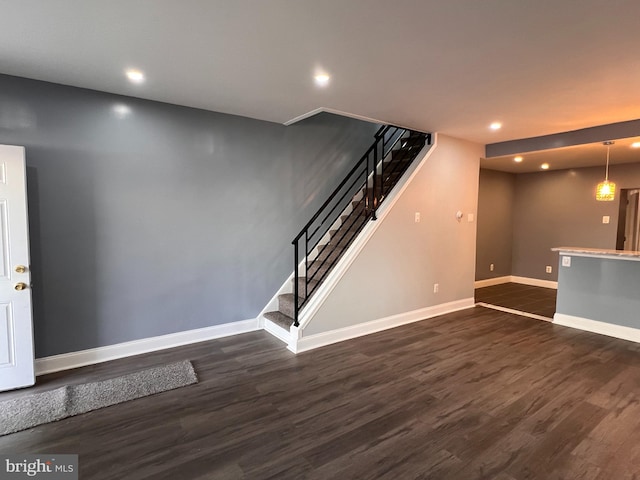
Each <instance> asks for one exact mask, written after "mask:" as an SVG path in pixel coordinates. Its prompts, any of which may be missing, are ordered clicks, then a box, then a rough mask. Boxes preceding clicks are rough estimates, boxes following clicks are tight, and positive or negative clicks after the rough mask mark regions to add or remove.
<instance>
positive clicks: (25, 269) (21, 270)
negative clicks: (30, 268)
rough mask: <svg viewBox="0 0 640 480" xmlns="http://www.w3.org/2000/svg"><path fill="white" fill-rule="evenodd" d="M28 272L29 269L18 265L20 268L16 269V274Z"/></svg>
mask: <svg viewBox="0 0 640 480" xmlns="http://www.w3.org/2000/svg"><path fill="white" fill-rule="evenodd" d="M26 271H27V267H25V266H24V265H18V266H17V267H16V272H17V273H24V272H26Z"/></svg>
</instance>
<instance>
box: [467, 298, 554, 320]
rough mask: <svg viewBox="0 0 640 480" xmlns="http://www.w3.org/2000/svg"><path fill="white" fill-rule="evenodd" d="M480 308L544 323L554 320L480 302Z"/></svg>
mask: <svg viewBox="0 0 640 480" xmlns="http://www.w3.org/2000/svg"><path fill="white" fill-rule="evenodd" d="M476 305H477V306H479V307H485V308H490V309H492V310H498V311H500V312H505V313H512V314H514V315H520V316H521V317H528V318H535V319H536V320H542V321H543V322H551V321H553V318H549V317H544V316H542V315H536V314H535V313H529V312H523V311H521V310H514V309H513V308H507V307H501V306H500V305H491V304H490V303H484V302H478V303H476Z"/></svg>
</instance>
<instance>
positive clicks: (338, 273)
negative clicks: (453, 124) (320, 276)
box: [265, 133, 438, 353]
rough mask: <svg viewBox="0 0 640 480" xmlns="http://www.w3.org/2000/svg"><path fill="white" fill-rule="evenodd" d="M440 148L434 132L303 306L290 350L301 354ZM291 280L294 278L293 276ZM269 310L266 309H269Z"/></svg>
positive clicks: (291, 338) (291, 330)
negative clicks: (322, 314)
mask: <svg viewBox="0 0 640 480" xmlns="http://www.w3.org/2000/svg"><path fill="white" fill-rule="evenodd" d="M437 147H438V135H437V134H436V133H434V134H433V135H432V143H431V144H430V145H429V144H426V145H425V146H424V147H423V148H422V150H421V151H420V153H418V155H417V156H416V158H415V159H414V161H413V162H412V163H411V165H410V166H409V168H407V170H406V171H405V172H404V173H403V175H402V176H401V177H400V179H399V180H398V182H397V184H396V185H395V187H394V188H393V189H392V190H391V192H389V194H388V195H387V197H386V198H385V201H384V202H383V203H382V205H380V207H379V208H378V210H377V211H376V216H377V220H375V221H371V220H370V221H368V222H367V224H366V225H365V226H364V227H363V229H362V230H361V231H360V233H359V235H358V236H357V237H356V238H355V240H354V241H353V242H352V244H351V245H350V246H349V247H348V248H347V250H346V251H345V252H344V254H343V255H342V257H341V258H340V259H339V260H338V262H337V263H336V265H335V267H334V268H333V269H332V270H331V271H330V272H329V274H328V275H327V277H326V278H325V279H324V280H323V282H322V284H321V285H320V286H319V287H318V289H317V290H316V291H315V292H314V294H313V296H312V297H311V298H310V299H309V301H308V302H307V303H306V305H305V306H304V307H303V309H302V311H301V312H300V316H299V319H298V321H299V323H300V326H298V327H295V326H293V325H292V326H291V329H290V332H289V333H290V337H289V342H288V344H287V348H288V349H289V350H290V351H292V352H293V353H298V342H299V341H300V340H301V339H302V338H304V329H305V327H306V326H307V325H308V324H309V322H310V321H311V320H312V319H313V317H314V316H315V314H316V313H317V312H318V310H319V309H320V307H321V306H322V305H323V304H324V302H325V301H326V299H327V298H328V297H329V295H330V294H331V292H332V291H333V289H334V288H335V287H336V286H337V285H338V283H339V281H340V279H341V278H342V277H343V276H344V275H345V273H346V272H347V271H348V270H349V267H350V266H351V264H352V263H353V262H354V261H355V259H356V258H357V257H358V255H359V253H360V252H361V251H362V249H363V248H364V247H365V245H366V244H367V242H368V241H369V240H370V239H371V237H372V236H373V234H374V233H375V231H376V230H377V229H378V227H379V226H380V224H381V223H382V221H383V220H384V219H385V217H386V216H387V215H388V214H389V212H390V211H391V209H392V208H393V206H394V205H395V203H396V202H397V201H398V199H399V198H400V197H401V195H402V193H403V192H404V191H405V190H406V189H407V187H408V186H409V185H410V183H411V181H412V180H413V178H414V177H415V175H416V174H417V173H418V171H419V170H420V168H422V165H424V163H425V162H426V161H427V160H428V159H429V157H430V156H431V155H432V153H433V152H434V151H435V150H436V149H437ZM290 278H293V274H292V275H291V277H290ZM265 311H266V310H265Z"/></svg>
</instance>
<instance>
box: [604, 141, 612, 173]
mask: <svg viewBox="0 0 640 480" xmlns="http://www.w3.org/2000/svg"><path fill="white" fill-rule="evenodd" d="M610 148H611V145H607V168H606V170H605V174H604V180H605V182H608V181H609V149H610Z"/></svg>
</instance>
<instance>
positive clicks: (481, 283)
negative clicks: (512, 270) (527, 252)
mask: <svg viewBox="0 0 640 480" xmlns="http://www.w3.org/2000/svg"><path fill="white" fill-rule="evenodd" d="M510 281H511V275H506V276H504V277H496V278H487V279H486V280H476V282H475V283H474V285H473V286H474V287H475V288H483V287H493V286H494V285H502V284H503V283H509V282H510Z"/></svg>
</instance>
